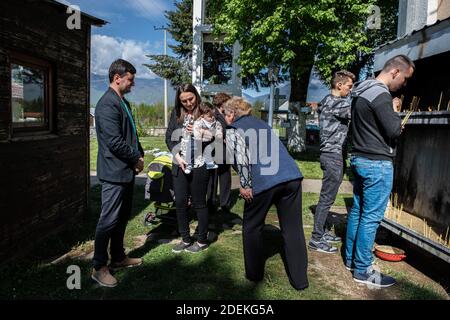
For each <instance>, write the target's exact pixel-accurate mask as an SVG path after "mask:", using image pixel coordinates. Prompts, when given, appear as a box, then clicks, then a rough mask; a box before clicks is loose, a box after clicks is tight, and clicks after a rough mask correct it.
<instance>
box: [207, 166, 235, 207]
mask: <svg viewBox="0 0 450 320" xmlns="http://www.w3.org/2000/svg"><path fill="white" fill-rule="evenodd" d="M230 168H231V166H230V165H229V164H219V167H218V168H217V170H215V172H212V173H211V174H210V176H209V181H208V207H209V211H210V212H214V211H215V210H216V201H217V187H219V189H220V201H219V204H220V207H221V208H222V209H226V210H229V209H230V205H231V203H230V198H231V169H230Z"/></svg>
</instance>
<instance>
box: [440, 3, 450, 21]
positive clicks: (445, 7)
mask: <svg viewBox="0 0 450 320" xmlns="http://www.w3.org/2000/svg"><path fill="white" fill-rule="evenodd" d="M438 1H439V4H438V16H437V18H438V20H444V19H446V18H448V17H450V1H448V0H438Z"/></svg>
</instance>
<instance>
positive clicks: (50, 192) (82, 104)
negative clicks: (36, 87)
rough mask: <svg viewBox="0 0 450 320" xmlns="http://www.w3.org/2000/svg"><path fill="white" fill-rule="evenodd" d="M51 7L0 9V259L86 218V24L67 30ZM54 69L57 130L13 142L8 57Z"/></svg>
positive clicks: (14, 4) (22, 0) (9, 5)
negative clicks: (16, 56) (37, 61)
mask: <svg viewBox="0 0 450 320" xmlns="http://www.w3.org/2000/svg"><path fill="white" fill-rule="evenodd" d="M68 16H69V15H68V14H67V13H66V12H65V11H64V10H63V9H61V8H58V7H57V6H54V5H50V4H45V3H42V2H41V3H37V2H36V1H35V2H30V1H26V0H18V1H8V2H6V1H2V2H1V4H0V84H1V85H0V168H1V170H0V172H1V173H0V257H6V256H10V255H11V254H12V255H14V254H15V253H16V252H18V251H20V250H21V249H24V248H27V247H29V245H30V244H36V243H37V242H38V241H39V240H40V239H42V238H43V237H45V236H47V235H49V234H50V233H53V232H55V231H57V230H59V229H61V227H62V226H64V225H67V224H68V223H71V222H73V221H76V220H78V219H80V217H81V216H82V215H83V214H84V213H86V212H87V210H88V207H87V199H88V195H87V194H88V186H89V177H88V172H89V162H88V158H89V143H88V141H89V130H88V128H89V120H88V115H89V103H88V102H89V96H88V94H89V77H88V70H89V51H87V50H88V49H89V41H90V24H89V21H85V20H83V19H82V28H81V30H69V29H67V27H66V19H67V17H68ZM10 49H13V50H16V51H19V52H23V53H25V54H29V55H32V56H36V57H38V58H41V59H44V60H47V61H49V62H51V63H52V66H53V72H54V84H55V86H54V100H53V101H54V110H55V122H54V124H55V126H54V128H55V130H54V134H52V135H50V136H41V137H36V139H30V138H24V139H18V140H16V139H11V138H12V137H11V128H10V119H11V114H10V82H11V80H10V74H9V72H10V71H9V57H8V50H10Z"/></svg>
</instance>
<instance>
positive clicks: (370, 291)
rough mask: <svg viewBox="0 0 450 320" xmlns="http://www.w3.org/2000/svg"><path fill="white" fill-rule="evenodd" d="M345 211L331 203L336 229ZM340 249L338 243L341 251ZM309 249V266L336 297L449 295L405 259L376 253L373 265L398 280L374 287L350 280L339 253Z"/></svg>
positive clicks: (394, 297) (428, 296)
mask: <svg viewBox="0 0 450 320" xmlns="http://www.w3.org/2000/svg"><path fill="white" fill-rule="evenodd" d="M346 211H347V210H346V208H345V207H333V208H332V210H331V217H332V219H331V221H332V223H333V224H335V228H336V230H337V232H338V231H339V230H343V229H344V228H345V226H343V225H340V224H342V223H345V214H346ZM338 234H339V233H338ZM339 235H342V234H339ZM342 250H343V249H342V247H341V248H340V251H342ZM308 253H309V257H308V260H309V268H311V270H312V271H314V272H315V273H317V274H320V275H321V278H322V279H323V281H324V282H325V283H326V284H327V285H329V286H331V287H333V288H335V289H336V290H337V291H338V293H339V294H340V295H342V296H341V297H340V298H339V297H337V299H358V300H359V299H362V300H366V299H376V300H397V299H407V298H408V296H409V295H412V293H416V294H417V292H418V291H419V292H423V297H424V298H428V299H429V298H431V299H433V298H439V297H440V298H444V299H449V295H448V294H447V292H446V290H445V288H443V287H442V285H441V284H439V283H438V282H436V281H435V280H433V279H431V278H430V277H428V276H427V275H425V274H423V273H422V272H420V271H419V270H417V269H415V268H414V267H413V266H411V265H410V264H408V263H407V262H406V261H401V262H388V261H383V260H380V259H378V258H376V257H375V260H374V265H375V268H379V270H380V271H381V272H383V273H387V274H389V275H392V276H394V277H395V278H396V279H397V281H398V284H396V285H395V286H393V287H390V288H385V289H375V288H369V287H368V286H366V285H364V284H359V283H357V282H355V281H353V278H352V274H351V272H350V271H348V270H346V269H345V267H344V263H343V258H342V256H341V254H324V253H319V252H315V251H311V250H309V252H308ZM447 290H448V288H447Z"/></svg>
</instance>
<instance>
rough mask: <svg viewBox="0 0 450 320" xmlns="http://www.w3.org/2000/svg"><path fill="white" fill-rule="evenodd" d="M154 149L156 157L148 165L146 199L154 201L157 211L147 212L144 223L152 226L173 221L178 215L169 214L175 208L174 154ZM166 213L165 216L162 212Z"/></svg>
mask: <svg viewBox="0 0 450 320" xmlns="http://www.w3.org/2000/svg"><path fill="white" fill-rule="evenodd" d="M158 151H159V149H155V150H152V151H151V153H153V156H154V157H155V158H154V159H153V160H152V161H151V162H150V164H149V165H148V174H147V181H146V184H145V199H146V200H150V201H151V202H153V205H154V207H155V212H154V213H153V212H151V211H150V212H147V213H146V214H145V216H144V221H143V223H144V225H145V226H150V225H152V224H155V223H158V222H160V221H161V220H162V219H167V220H169V221H170V222H172V223H175V222H176V217H174V216H173V217H171V216H169V215H168V214H169V213H170V212H171V211H174V210H175V193H174V191H173V185H172V154H171V153H170V152H158ZM163 213H165V215H164V216H162V214H163Z"/></svg>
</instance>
